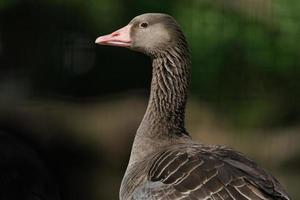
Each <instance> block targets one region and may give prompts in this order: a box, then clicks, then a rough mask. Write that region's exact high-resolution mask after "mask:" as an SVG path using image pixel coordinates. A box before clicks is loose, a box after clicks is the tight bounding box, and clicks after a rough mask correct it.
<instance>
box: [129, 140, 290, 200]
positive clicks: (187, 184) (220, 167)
mask: <svg viewBox="0 0 300 200" xmlns="http://www.w3.org/2000/svg"><path fill="white" fill-rule="evenodd" d="M245 166H246V167H245ZM134 174H135V178H137V179H139V181H138V182H139V184H138V186H136V187H134V188H132V191H130V192H129V193H131V195H130V194H129V193H127V194H124V196H126V195H130V196H128V197H127V198H125V199H134V200H143V199H148V200H149V199H150V200H159V199H162V200H164V199H172V200H181V199H192V200H194V199H195V200H206V199H207V200H208V199H209V200H219V199H221V200H270V199H276V200H277V199H278V200H288V199H289V197H288V196H287V194H286V192H285V191H284V189H283V188H282V187H281V186H280V185H279V183H278V181H277V180H276V179H275V178H274V177H272V176H271V175H269V174H268V173H267V172H266V171H264V170H263V169H261V168H260V167H259V166H257V165H256V164H255V163H254V162H253V161H251V160H249V159H247V158H246V157H245V156H243V155H242V154H241V153H238V152H236V151H233V150H232V149H229V148H226V147H223V146H205V145H202V144H196V143H190V144H177V145H173V146H171V147H168V148H166V149H164V150H163V151H161V152H159V153H157V154H156V155H154V156H153V157H151V158H150V157H149V159H148V162H143V164H139V165H137V166H135V167H134ZM132 178H133V177H132V176H131V178H130V181H129V180H127V181H129V182H127V183H126V185H128V186H130V185H131V184H136V183H137V182H136V180H134V179H132ZM125 191H126V192H128V190H125Z"/></svg>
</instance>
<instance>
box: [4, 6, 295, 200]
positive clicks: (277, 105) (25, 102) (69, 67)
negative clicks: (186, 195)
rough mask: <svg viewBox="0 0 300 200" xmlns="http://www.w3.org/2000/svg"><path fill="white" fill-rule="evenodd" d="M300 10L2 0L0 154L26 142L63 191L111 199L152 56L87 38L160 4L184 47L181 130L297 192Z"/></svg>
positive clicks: (144, 97) (90, 199)
mask: <svg viewBox="0 0 300 200" xmlns="http://www.w3.org/2000/svg"><path fill="white" fill-rule="evenodd" d="M299 9H300V2H299V1H297V0H290V1H288V2H285V1H280V0H264V1H261V0H231V1H226V0H216V1H208V0H187V1H182V0H172V1H171V0H170V1H158V0H152V1H138V0H128V1H125V0H35V1H34V0H1V1H0V128H1V129H0V130H1V132H3V133H4V135H13V138H12V139H10V140H0V150H1V152H0V154H3V155H4V154H5V155H6V154H7V155H11V154H12V153H5V152H8V151H7V150H6V148H7V147H6V146H5V145H3V144H4V143H7V141H8V143H9V144H10V143H11V144H12V145H10V146H11V148H13V145H15V144H16V145H17V146H27V147H28V148H30V149H32V151H34V152H36V154H37V157H38V158H39V159H40V162H41V163H43V166H44V168H45V169H47V170H46V171H48V172H47V173H49V175H50V177H51V179H52V180H53V182H56V183H57V188H58V191H59V193H60V195H61V199H66V200H69V199H72V200H73V199H86V200H94V199H118V190H119V186H120V182H121V179H122V176H123V173H124V171H125V168H126V165H127V161H128V157H129V152H130V147H131V144H132V140H133V137H134V133H135V131H136V129H137V127H138V125H139V122H140V120H141V118H142V116H143V113H144V111H145V108H146V104H147V97H148V92H149V84H150V80H151V63H150V60H149V58H147V57H146V56H144V55H142V54H139V53H136V52H132V51H129V50H128V49H122V48H116V47H107V46H106V47H105V46H97V45H95V44H94V41H95V39H96V38H97V37H98V36H100V35H103V34H107V33H110V32H112V31H114V30H116V29H118V28H120V27H122V26H124V25H126V24H127V23H128V22H129V21H130V20H131V19H132V18H133V17H134V16H136V15H139V14H142V13H146V12H164V13H168V14H171V15H172V16H174V17H175V18H176V19H177V21H178V22H179V23H180V24H181V25H182V29H183V31H184V32H185V33H186V36H187V39H188V42H189V44H190V48H191V52H192V85H191V89H190V95H189V102H188V109H187V120H186V121H187V127H188V130H189V132H191V134H192V136H193V137H194V138H195V139H196V140H199V141H200V140H201V141H203V142H205V143H217V144H225V145H228V146H231V147H234V148H236V149H238V150H240V151H242V152H244V153H246V154H247V155H249V156H250V157H251V158H253V159H255V160H256V161H257V162H258V163H259V164H260V165H262V166H264V167H265V168H266V169H267V170H269V171H271V172H272V174H274V175H275V176H276V177H278V179H279V180H280V182H282V184H283V185H284V186H285V188H286V189H287V190H288V191H289V193H290V194H291V196H292V197H293V198H294V199H298V198H300V193H299V191H298V187H299V184H300V182H299V178H300V173H299V167H300V145H299V141H300V103H299V102H300V83H299V77H300V61H299V57H300V46H299V44H300V25H299V20H300V14H299V13H300V12H299ZM1 141H2V142H1ZM4 146H5V148H4ZM8 146H9V145H8ZM21 154H22V156H23V157H26V156H25V155H27V154H28V152H27V150H23V151H22V153H21ZM26 158H27V157H26ZM28 159H37V158H35V157H30V158H28ZM0 162H2V161H1V160H0ZM0 165H1V163H0ZM20 166H22V165H20ZM28 171H29V174H30V176H36V174H35V171H34V170H32V168H29V169H28ZM24 182H26V181H24Z"/></svg>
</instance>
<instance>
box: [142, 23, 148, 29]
mask: <svg viewBox="0 0 300 200" xmlns="http://www.w3.org/2000/svg"><path fill="white" fill-rule="evenodd" d="M148 25H149V24H148V23H147V22H142V23H140V27H141V28H147V27H148Z"/></svg>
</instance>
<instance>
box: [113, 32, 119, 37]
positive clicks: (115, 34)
mask: <svg viewBox="0 0 300 200" xmlns="http://www.w3.org/2000/svg"><path fill="white" fill-rule="evenodd" d="M119 35H120V33H118V32H116V33H113V34H112V36H119Z"/></svg>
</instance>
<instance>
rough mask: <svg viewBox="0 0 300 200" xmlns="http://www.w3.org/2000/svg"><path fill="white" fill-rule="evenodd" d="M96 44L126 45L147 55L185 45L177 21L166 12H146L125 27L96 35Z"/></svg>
mask: <svg viewBox="0 0 300 200" xmlns="http://www.w3.org/2000/svg"><path fill="white" fill-rule="evenodd" d="M95 42H96V43H97V44H101V45H110V46H120V47H126V48H129V49H131V50H135V51H139V52H142V53H144V54H147V55H149V56H155V55H156V54H158V53H161V52H164V51H167V50H168V49H169V48H172V47H173V48H174V47H176V46H179V47H180V45H181V46H182V45H183V46H186V42H185V38H184V35H183V33H182V31H181V29H180V26H179V25H178V24H177V22H176V21H175V20H174V19H173V17H171V16H170V15H167V14H161V13H147V14H142V15H139V16H137V17H135V18H134V19H132V20H131V21H130V23H129V24H128V25H126V26H125V27H123V28H121V29H119V30H117V31H115V32H113V33H111V34H108V35H104V36H101V37H98V38H97V39H96V41H95Z"/></svg>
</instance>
